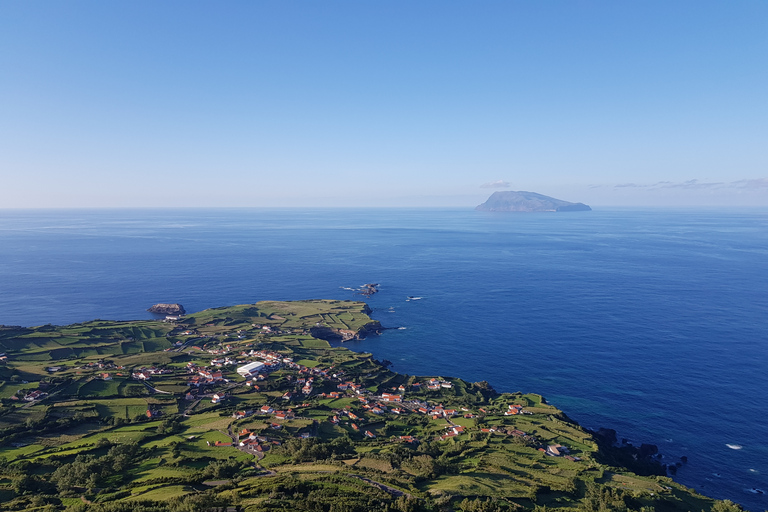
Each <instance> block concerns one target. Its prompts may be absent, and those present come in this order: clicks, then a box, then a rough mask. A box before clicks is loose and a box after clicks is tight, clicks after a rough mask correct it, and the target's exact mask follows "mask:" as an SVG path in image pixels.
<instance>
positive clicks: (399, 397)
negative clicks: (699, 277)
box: [381, 393, 403, 402]
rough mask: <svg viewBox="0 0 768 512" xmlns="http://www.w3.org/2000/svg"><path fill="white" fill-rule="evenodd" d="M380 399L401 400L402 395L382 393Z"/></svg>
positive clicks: (386, 400)
mask: <svg viewBox="0 0 768 512" xmlns="http://www.w3.org/2000/svg"><path fill="white" fill-rule="evenodd" d="M381 399H382V400H383V401H385V402H402V401H403V397H402V396H400V395H393V394H392V393H382V394H381Z"/></svg>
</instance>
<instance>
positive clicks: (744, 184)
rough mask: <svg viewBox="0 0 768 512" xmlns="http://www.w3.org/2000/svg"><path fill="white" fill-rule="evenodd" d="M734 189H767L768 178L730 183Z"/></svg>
mask: <svg viewBox="0 0 768 512" xmlns="http://www.w3.org/2000/svg"><path fill="white" fill-rule="evenodd" d="M731 185H733V186H734V187H736V188H749V189H754V188H768V178H758V179H756V180H739V181H734V182H733V183H731Z"/></svg>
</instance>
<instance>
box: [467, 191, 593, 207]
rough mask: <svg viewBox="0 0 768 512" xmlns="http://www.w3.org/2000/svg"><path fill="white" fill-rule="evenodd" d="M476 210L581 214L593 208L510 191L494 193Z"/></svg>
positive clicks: (538, 195) (543, 196)
mask: <svg viewBox="0 0 768 512" xmlns="http://www.w3.org/2000/svg"><path fill="white" fill-rule="evenodd" d="M475 210H478V211H481V212H581V211H589V210H592V208H590V207H589V206H587V205H585V204H584V203H570V202H568V201H563V200H562V199H555V198H554V197H549V196H545V195H542V194H537V193H536V192H515V191H512V190H508V191H503V192H494V193H493V194H491V197H489V198H488V200H487V201H486V202H484V203H483V204H481V205H480V206H478V207H477V208H475Z"/></svg>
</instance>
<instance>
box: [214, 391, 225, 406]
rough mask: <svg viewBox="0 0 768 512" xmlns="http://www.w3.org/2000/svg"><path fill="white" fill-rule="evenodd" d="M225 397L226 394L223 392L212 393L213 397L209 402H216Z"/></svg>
mask: <svg viewBox="0 0 768 512" xmlns="http://www.w3.org/2000/svg"><path fill="white" fill-rule="evenodd" d="M226 398H227V395H226V394H224V393H214V395H213V398H211V403H212V404H218V403H220V402H221V401H222V400H224V399H226Z"/></svg>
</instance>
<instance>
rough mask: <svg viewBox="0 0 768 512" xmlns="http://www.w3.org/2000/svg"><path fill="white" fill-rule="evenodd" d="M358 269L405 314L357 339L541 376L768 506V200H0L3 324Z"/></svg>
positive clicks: (382, 302) (698, 474)
mask: <svg viewBox="0 0 768 512" xmlns="http://www.w3.org/2000/svg"><path fill="white" fill-rule="evenodd" d="M368 282H378V283H381V292H380V293H379V294H377V295H375V296H374V297H372V298H371V299H370V300H369V304H370V305H371V307H373V308H374V314H373V316H374V317H375V318H377V319H378V320H380V321H381V322H382V323H383V324H384V325H385V326H392V327H404V329H399V330H388V331H385V333H384V334H383V335H382V336H379V337H375V338H370V339H367V340H364V341H362V342H356V343H353V344H349V347H350V348H352V349H354V350H360V351H370V352H373V353H374V354H375V356H376V357H377V358H379V359H389V360H391V361H393V362H394V363H395V365H394V369H395V370H397V371H399V372H403V373H410V374H422V375H452V376H458V377H462V378H464V379H468V380H473V381H474V380H488V381H489V382H491V384H493V385H494V386H495V387H496V388H497V389H498V390H501V391H518V390H521V391H531V392H539V393H542V394H543V395H544V396H546V397H547V398H548V399H549V401H550V402H551V403H553V404H554V405H556V406H558V407H560V408H562V409H564V410H565V411H566V413H567V414H568V415H569V416H571V417H572V418H574V419H576V420H577V421H579V422H580V423H582V424H583V425H585V426H587V427H593V428H597V427H602V426H604V427H610V428H614V429H616V430H617V431H618V432H619V436H620V437H626V438H628V439H629V440H631V441H633V442H637V443H640V442H647V443H654V444H657V445H658V446H659V448H660V450H661V452H662V453H663V454H664V455H665V459H667V460H669V461H670V462H674V461H677V460H678V459H679V457H680V456H682V455H686V456H687V457H688V460H689V462H688V464H687V465H686V466H684V467H683V468H682V469H681V471H680V472H679V473H678V475H677V477H676V478H677V480H678V481H680V482H682V483H684V484H686V485H689V486H691V487H693V488H695V489H696V490H698V491H700V492H703V493H705V494H709V495H711V496H714V497H718V498H728V499H731V500H734V501H736V502H739V503H742V504H744V505H745V506H746V507H748V508H750V509H752V510H755V511H761V510H765V509H768V419H767V418H768V210H719V211H718V210H712V211H694V210H679V211H671V210H666V211H662V210H655V211H654V210H647V211H630V210H603V211H601V210H596V211H592V212H575V213H559V214H489V213H481V212H474V211H471V210H437V209H424V210H420V209H318V210H311V209H285V210H279V209H270V210H262V209H218V210H194V209H189V210H36V211H35V210H27V211H14V210H0V323H2V324H20V325H39V324H43V323H49V322H50V323H55V324H67V323H72V322H80V321H84V320H90V319H94V318H101V319H115V320H126V319H139V318H149V317H150V316H151V315H150V314H149V313H147V312H146V308H147V307H149V306H150V305H152V304H154V303H156V302H180V303H182V304H183V305H184V306H185V307H186V308H187V310H189V311H197V310H201V309H205V308H209V307H214V306H224V305H231V304H238V303H246V302H255V301H258V300H263V299H276V300H291V299H310V298H332V299H357V298H359V297H356V296H355V295H354V294H353V293H352V292H350V291H348V290H344V289H343V288H342V287H352V286H359V285H361V284H363V283H368ZM409 296H414V297H421V299H419V300H408V297H409ZM728 445H730V446H732V447H741V449H733V448H731V447H729V446H728ZM760 489H761V490H763V491H765V493H766V494H759V492H758V490H760Z"/></svg>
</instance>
